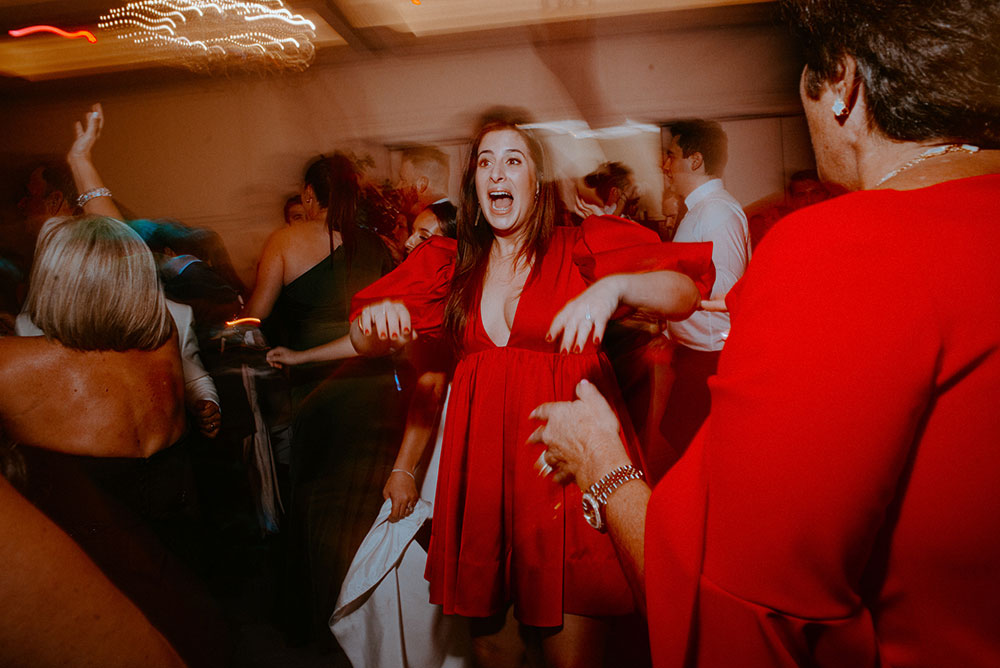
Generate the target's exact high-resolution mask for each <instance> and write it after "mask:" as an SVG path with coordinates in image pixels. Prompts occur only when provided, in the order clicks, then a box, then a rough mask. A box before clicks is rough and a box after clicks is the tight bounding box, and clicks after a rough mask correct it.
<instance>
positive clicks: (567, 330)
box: [545, 276, 621, 353]
mask: <svg viewBox="0 0 1000 668" xmlns="http://www.w3.org/2000/svg"><path fill="white" fill-rule="evenodd" d="M620 298H621V288H620V286H619V285H618V282H617V280H616V277H615V276H608V277H607V278H602V279H601V280H599V281H596V282H594V283H593V284H592V285H591V286H590V287H589V288H587V289H586V290H584V291H583V292H582V293H580V295H578V296H577V297H575V298H573V299H571V300H569V301H568V302H567V303H566V305H565V306H564V307H563V308H562V310H561V311H559V313H557V314H556V317H555V318H554V319H553V320H552V325H551V327H549V331H548V334H547V335H546V337H545V340H546V341H554V340H555V338H556V337H557V336H560V335H562V340H561V341H560V345H559V350H560V351H561V352H573V353H579V352H582V351H583V349H584V348H585V347H586V346H587V344H588V343H593V344H594V345H600V343H601V340H602V339H603V338H604V330H605V328H606V327H607V325H608V321H609V320H611V316H612V315H613V314H614V312H615V309H617V308H618V303H619V300H620Z"/></svg>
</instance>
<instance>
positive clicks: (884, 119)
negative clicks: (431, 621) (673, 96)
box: [534, 0, 1000, 666]
mask: <svg viewBox="0 0 1000 668" xmlns="http://www.w3.org/2000/svg"><path fill="white" fill-rule="evenodd" d="M782 4H783V5H784V9H785V10H786V12H787V16H788V17H789V18H790V19H791V22H792V24H793V26H794V27H795V28H796V31H797V32H798V33H799V34H800V35H801V36H802V37H803V42H804V47H805V53H806V62H807V65H806V68H805V70H804V71H803V73H802V82H801V91H802V103H803V105H804V107H805V112H806V118H807V120H808V122H809V130H810V134H811V135H812V140H813V146H814V148H815V151H816V158H817V162H818V164H819V168H820V173H821V175H822V176H824V177H825V179H826V180H831V181H836V182H839V183H842V184H844V185H846V186H848V187H849V188H851V189H853V190H860V191H862V192H857V193H853V194H848V195H844V196H842V197H840V198H837V199H834V200H830V201H827V202H824V203H821V204H817V205H815V206H812V207H808V208H806V209H802V210H800V211H799V212H797V213H795V214H793V215H791V216H789V217H787V218H785V219H784V220H783V221H781V222H779V223H778V225H777V226H776V227H775V228H774V229H773V230H772V231H771V232H770V234H769V236H768V238H767V239H766V240H765V241H764V243H763V244H762V245H761V247H760V250H759V252H758V253H756V254H755V255H754V259H753V262H751V264H750V267H749V269H748V270H747V273H746V275H745V277H744V279H743V281H742V284H741V285H740V286H739V290H738V293H735V294H730V298H729V300H728V303H729V306H730V310H731V311H732V314H733V321H732V332H731V334H730V337H729V340H728V342H727V343H726V349H725V351H724V353H723V355H722V359H721V361H720V363H719V371H718V376H717V377H716V379H715V381H714V384H713V386H712V414H711V417H710V419H709V421H708V423H707V424H706V426H705V427H704V428H703V430H702V432H701V434H700V435H699V438H698V439H697V440H696V442H695V443H694V444H692V446H691V448H690V449H689V450H688V452H687V453H686V454H685V456H684V457H683V458H682V459H681V460H680V462H678V464H676V465H675V466H674V468H673V469H672V470H671V471H670V472H669V473H668V474H667V476H666V477H665V478H664V479H663V481H662V482H661V483H660V484H659V485H658V486H657V488H656V491H655V492H654V493H653V495H652V499H650V498H649V489H648V488H647V487H645V486H644V485H643V484H642V483H641V482H628V483H626V484H624V485H622V486H621V487H619V488H618V489H617V490H616V491H615V492H614V493H613V494H612V495H611V496H610V498H609V500H608V502H607V506H606V508H605V511H606V516H607V519H608V522H609V523H610V526H611V529H610V531H611V535H612V537H613V538H614V540H615V541H616V544H617V545H618V546H619V548H620V549H621V551H622V554H623V555H626V557H627V559H628V560H629V562H630V563H631V564H632V565H633V568H635V570H636V571H637V572H638V573H642V572H643V568H644V569H645V589H644V590H643V589H642V588H640V589H639V590H638V593H640V594H643V593H644V594H645V597H646V602H647V605H648V614H649V627H650V632H651V633H650V635H651V639H652V645H653V657H654V663H655V665H657V666H681V665H695V664H697V665H699V666H735V665H739V666H791V665H822V666H873V665H892V666H901V665H906V666H922V665H925V666H997V665H1000V627H998V622H997V620H1000V500H998V496H997V493H996V490H997V489H998V488H1000V449H998V448H997V444H998V443H1000V411H998V410H997V408H996V401H997V397H998V396H1000V301H998V300H997V298H996V297H997V295H1000V270H998V250H1000V176H998V175H997V173H998V172H1000V151H997V150H996V149H997V148H998V146H1000V125H998V123H997V119H998V118H1000V78H998V63H1000V53H998V46H997V45H998V44H1000V4H998V3H996V2H995V1H994V0H955V1H953V2H949V3H941V2H936V1H933V0H915V1H912V2H906V3H902V2H897V1H896V0H878V1H875V0H870V1H866V2H857V1H856V0H850V1H848V0H826V1H815V0H814V1H811V2H810V1H806V0H802V1H793V0H786V1H785V2H783V3H782ZM976 147H978V149H977V148H976ZM578 393H579V395H580V397H581V398H580V400H579V401H576V402H572V403H565V404H556V405H551V404H550V405H547V406H543V407H541V408H540V409H539V410H538V411H536V413H535V416H536V417H537V418H539V419H542V420H547V424H544V425H543V426H541V427H540V428H539V430H538V432H537V433H536V434H535V437H534V439H535V440H542V441H544V442H545V443H546V444H547V445H548V448H549V449H548V452H547V454H546V459H547V461H549V462H550V463H551V464H552V465H553V466H555V467H556V468H557V470H559V471H561V472H562V473H563V475H567V476H568V475H575V476H576V481H577V483H579V484H580V486H582V487H584V488H586V487H587V486H589V485H590V484H592V483H593V482H594V481H595V480H598V479H600V478H601V477H602V476H603V475H604V474H605V473H606V472H607V471H609V470H611V469H613V468H614V467H615V466H617V465H618V464H619V463H621V462H625V461H627V459H626V457H625V452H624V450H623V448H622V447H621V444H620V441H619V439H618V437H617V434H616V433H615V431H614V419H613V417H612V415H611V413H610V412H609V411H608V409H607V406H606V404H605V402H604V401H603V400H602V399H601V397H600V396H599V394H598V393H597V392H596V391H595V390H594V388H593V386H589V385H583V386H581V387H579V388H578ZM647 502H648V508H647ZM643 518H645V524H643ZM644 531H645V543H644V542H643V532H644ZM644 547H645V559H644V558H643V557H644V554H643V548H644Z"/></svg>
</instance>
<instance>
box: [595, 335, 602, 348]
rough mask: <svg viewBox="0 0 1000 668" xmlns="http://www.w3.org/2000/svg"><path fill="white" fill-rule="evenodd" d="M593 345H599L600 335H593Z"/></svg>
mask: <svg viewBox="0 0 1000 668" xmlns="http://www.w3.org/2000/svg"><path fill="white" fill-rule="evenodd" d="M594 345H595V346H599V345H601V337H599V336H595V337H594Z"/></svg>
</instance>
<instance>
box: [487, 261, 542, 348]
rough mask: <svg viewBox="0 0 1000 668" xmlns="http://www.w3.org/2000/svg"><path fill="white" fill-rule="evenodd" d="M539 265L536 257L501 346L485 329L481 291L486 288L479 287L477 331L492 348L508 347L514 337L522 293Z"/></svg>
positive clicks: (522, 298) (522, 299) (522, 287)
mask: <svg viewBox="0 0 1000 668" xmlns="http://www.w3.org/2000/svg"><path fill="white" fill-rule="evenodd" d="M540 263H541V258H538V257H536V258H535V259H534V260H532V261H531V269H529V270H528V276H527V277H526V278H525V279H524V285H522V286H521V294H520V295H519V296H518V298H517V306H515V307H514V317H513V318H512V319H511V321H510V327H509V328H508V329H507V341H506V342H505V343H504V344H503V345H500V344H498V343H497V342H496V341H494V340H493V337H492V336H490V333H489V331H487V329H486V320H485V318H483V289H484V288H485V287H486V286H485V285H482V284H481V285H480V286H479V318H478V320H479V329H480V330H482V332H483V336H484V337H485V339H486V340H487V341H489V343H490V345H492V346H493V347H494V348H506V347H507V346H509V345H510V339H511V337H512V336H513V335H514V328H515V327H517V317H518V315H519V314H520V313H521V304H522V303H523V302H524V292H525V290H527V289H528V284H529V283H531V279H533V278H534V277H535V270H536V269H538V265H539V264H540Z"/></svg>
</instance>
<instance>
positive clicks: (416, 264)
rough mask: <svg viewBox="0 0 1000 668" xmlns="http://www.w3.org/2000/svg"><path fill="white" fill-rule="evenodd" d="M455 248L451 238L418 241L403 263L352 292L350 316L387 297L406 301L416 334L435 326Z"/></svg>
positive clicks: (445, 296) (441, 315) (440, 314)
mask: <svg viewBox="0 0 1000 668" xmlns="http://www.w3.org/2000/svg"><path fill="white" fill-rule="evenodd" d="M456 249H457V242H456V241H455V240H454V239H447V238H445V237H438V236H435V237H431V238H430V239H428V240H427V241H425V242H424V243H422V244H420V246H419V247H418V248H417V249H416V250H414V251H413V252H412V253H410V256H409V257H407V258H406V260H404V261H403V264H401V265H399V266H398V267H396V269H394V270H393V271H391V272H389V273H388V274H386V275H385V276H383V277H382V278H380V279H379V280H377V281H375V282H374V283H372V284H371V285H369V286H368V287H366V288H364V289H362V290H360V291H358V293H357V294H355V295H354V299H352V300H351V318H350V319H351V320H352V321H353V320H354V319H355V318H356V317H358V314H359V313H360V312H361V309H363V308H364V307H365V306H367V305H368V304H373V303H376V302H381V301H385V300H387V299H389V300H393V301H401V302H403V304H405V305H406V308H407V310H408V311H409V312H410V320H411V322H412V324H413V328H414V329H415V330H416V331H417V332H419V333H420V334H426V333H428V332H432V331H434V330H437V329H438V328H440V327H441V323H442V322H443V320H444V307H445V303H446V302H447V300H448V286H449V284H450V283H451V276H452V273H453V272H454V270H455V252H456Z"/></svg>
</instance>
